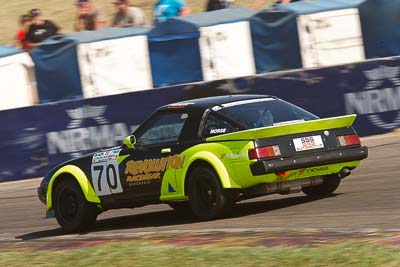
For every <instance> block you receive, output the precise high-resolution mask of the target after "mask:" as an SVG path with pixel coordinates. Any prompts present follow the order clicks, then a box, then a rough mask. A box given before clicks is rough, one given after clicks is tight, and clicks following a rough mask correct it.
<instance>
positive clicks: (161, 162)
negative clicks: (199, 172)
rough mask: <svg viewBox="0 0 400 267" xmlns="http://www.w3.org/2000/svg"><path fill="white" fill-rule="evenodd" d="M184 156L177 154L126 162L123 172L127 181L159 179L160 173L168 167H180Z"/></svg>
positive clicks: (182, 164)
mask: <svg viewBox="0 0 400 267" xmlns="http://www.w3.org/2000/svg"><path fill="white" fill-rule="evenodd" d="M184 163H185V156H183V157H180V156H179V155H174V156H169V157H163V158H159V159H146V160H144V161H143V160H138V161H133V160H130V161H128V162H126V167H125V174H126V175H127V176H126V181H127V182H128V183H133V182H140V181H148V180H157V179H161V175H162V173H164V172H165V171H167V170H168V169H182V168H183V166H184Z"/></svg>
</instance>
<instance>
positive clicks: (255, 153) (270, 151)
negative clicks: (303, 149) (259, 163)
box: [249, 145, 281, 160]
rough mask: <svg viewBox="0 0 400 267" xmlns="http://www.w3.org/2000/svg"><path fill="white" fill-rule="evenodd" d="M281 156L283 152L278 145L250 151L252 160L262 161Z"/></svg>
mask: <svg viewBox="0 0 400 267" xmlns="http://www.w3.org/2000/svg"><path fill="white" fill-rule="evenodd" d="M280 155H281V150H280V149H279V146H278V145H274V146H265V147H257V148H254V149H251V150H249V158H250V159H251V160H252V159H262V158H272V157H278V156H280Z"/></svg>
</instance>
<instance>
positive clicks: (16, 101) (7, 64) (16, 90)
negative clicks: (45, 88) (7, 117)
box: [0, 53, 37, 110]
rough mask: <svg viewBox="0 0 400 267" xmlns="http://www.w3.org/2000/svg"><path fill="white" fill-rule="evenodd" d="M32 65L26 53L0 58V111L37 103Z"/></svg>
mask: <svg viewBox="0 0 400 267" xmlns="http://www.w3.org/2000/svg"><path fill="white" fill-rule="evenodd" d="M33 67H34V64H33V61H32V59H31V57H30V56H29V55H28V54H27V53H20V54H15V55H12V56H8V57H3V58H0V81H1V82H0V110H5V109H13V108H20V107H26V106H32V105H34V104H36V103H37V89H36V82H35V78H34V70H33Z"/></svg>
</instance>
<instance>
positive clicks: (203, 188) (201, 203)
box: [188, 167, 235, 220]
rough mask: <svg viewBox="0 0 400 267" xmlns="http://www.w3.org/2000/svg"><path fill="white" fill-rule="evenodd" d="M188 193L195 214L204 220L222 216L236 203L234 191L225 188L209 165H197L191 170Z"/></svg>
mask: <svg viewBox="0 0 400 267" xmlns="http://www.w3.org/2000/svg"><path fill="white" fill-rule="evenodd" d="M188 195H189V204H190V207H191V209H192V211H193V213H194V215H196V216H197V217H198V218H200V219H202V220H213V219H216V218H218V217H221V216H222V215H223V214H224V213H226V212H227V211H228V210H229V209H230V208H231V207H232V206H233V205H234V203H235V195H234V194H233V192H230V191H228V190H224V189H223V188H222V186H221V184H220V181H219V178H218V176H217V174H216V173H215V172H214V171H213V170H211V169H210V168H207V167H197V168H196V169H194V170H193V171H192V172H191V174H190V176H189V183H188Z"/></svg>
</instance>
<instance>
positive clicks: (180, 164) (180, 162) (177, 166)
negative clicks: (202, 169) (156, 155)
mask: <svg viewBox="0 0 400 267" xmlns="http://www.w3.org/2000/svg"><path fill="white" fill-rule="evenodd" d="M185 158H186V156H183V157H178V156H177V157H176V161H175V169H182V168H183V164H184V163H185Z"/></svg>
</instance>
